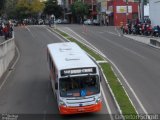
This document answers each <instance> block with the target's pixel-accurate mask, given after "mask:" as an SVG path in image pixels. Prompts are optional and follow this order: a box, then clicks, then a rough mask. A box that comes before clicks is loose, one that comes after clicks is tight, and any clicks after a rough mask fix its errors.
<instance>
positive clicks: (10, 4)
mask: <svg viewBox="0 0 160 120" xmlns="http://www.w3.org/2000/svg"><path fill="white" fill-rule="evenodd" d="M17 1H18V0H6V4H5V13H6V15H7V16H8V17H9V18H15V16H16V4H17Z"/></svg>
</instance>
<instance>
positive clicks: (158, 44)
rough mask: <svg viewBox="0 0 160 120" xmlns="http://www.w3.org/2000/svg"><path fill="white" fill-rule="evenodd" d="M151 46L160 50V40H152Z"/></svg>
mask: <svg viewBox="0 0 160 120" xmlns="http://www.w3.org/2000/svg"><path fill="white" fill-rule="evenodd" d="M150 45H152V46H154V47H157V48H160V39H154V38H152V39H150Z"/></svg>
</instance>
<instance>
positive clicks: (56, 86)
mask: <svg viewBox="0 0 160 120" xmlns="http://www.w3.org/2000/svg"><path fill="white" fill-rule="evenodd" d="M55 89H56V90H57V89H58V83H57V82H56V83H55Z"/></svg>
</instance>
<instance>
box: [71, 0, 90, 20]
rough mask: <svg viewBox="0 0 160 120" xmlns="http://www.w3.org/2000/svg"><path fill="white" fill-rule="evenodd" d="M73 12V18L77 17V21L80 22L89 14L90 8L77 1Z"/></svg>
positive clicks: (73, 6)
mask: <svg viewBox="0 0 160 120" xmlns="http://www.w3.org/2000/svg"><path fill="white" fill-rule="evenodd" d="M71 11H72V14H73V16H75V17H76V18H77V20H78V21H80V18H81V19H83V17H84V15H88V14H89V6H88V4H86V3H83V2H82V1H79V0H77V1H75V2H74V3H73V4H72V6H71Z"/></svg>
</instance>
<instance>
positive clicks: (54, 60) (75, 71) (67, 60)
mask: <svg viewBox="0 0 160 120" xmlns="http://www.w3.org/2000/svg"><path fill="white" fill-rule="evenodd" d="M47 58H48V63H49V68H50V79H51V83H52V88H53V91H54V94H55V96H56V99H57V104H58V108H59V111H60V114H76V113H85V112H98V111H100V110H101V107H102V101H101V91H100V74H99V68H98V66H97V64H96V63H95V62H94V61H93V60H92V59H91V58H90V57H89V56H88V55H87V54H86V52H84V51H83V50H82V49H81V48H80V47H79V46H78V45H77V44H76V43H73V42H65V43H53V44H48V46H47Z"/></svg>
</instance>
